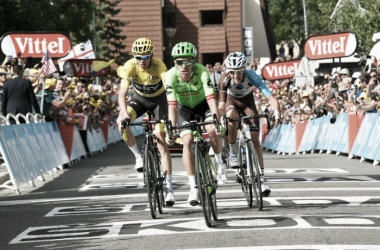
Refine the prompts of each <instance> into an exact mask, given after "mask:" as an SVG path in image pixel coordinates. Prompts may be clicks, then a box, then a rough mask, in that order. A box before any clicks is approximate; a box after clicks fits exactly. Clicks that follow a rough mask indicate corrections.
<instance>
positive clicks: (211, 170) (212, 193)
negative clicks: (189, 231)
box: [204, 153, 218, 221]
mask: <svg viewBox="0 0 380 250" xmlns="http://www.w3.org/2000/svg"><path fill="white" fill-rule="evenodd" d="M204 154H205V159H206V169H207V173H208V181H209V182H208V183H209V188H208V196H209V197H210V200H211V213H212V217H213V218H214V220H215V221H217V220H218V205H217V204H216V188H217V183H218V182H217V180H216V178H215V176H216V170H215V165H213V163H212V160H211V158H210V155H208V154H206V153H204Z"/></svg>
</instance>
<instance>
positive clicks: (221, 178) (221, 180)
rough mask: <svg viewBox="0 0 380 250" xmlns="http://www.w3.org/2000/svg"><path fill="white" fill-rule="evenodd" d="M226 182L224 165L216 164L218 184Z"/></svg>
mask: <svg viewBox="0 0 380 250" xmlns="http://www.w3.org/2000/svg"><path fill="white" fill-rule="evenodd" d="M226 183H227V173H226V165H225V164H218V184H219V185H224V184H226Z"/></svg>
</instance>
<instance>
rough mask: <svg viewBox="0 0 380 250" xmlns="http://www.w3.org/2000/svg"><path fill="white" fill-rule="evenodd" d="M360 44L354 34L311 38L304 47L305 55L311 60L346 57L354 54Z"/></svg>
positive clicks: (345, 33) (335, 34)
mask: <svg viewBox="0 0 380 250" xmlns="http://www.w3.org/2000/svg"><path fill="white" fill-rule="evenodd" d="M357 45H358V43H357V40H356V36H355V34H353V33H349V32H344V33H334V34H328V35H320V36H311V37H309V38H308V39H307V40H306V42H305V46H304V51H305V55H306V56H307V58H309V59H310V60H318V59H327V58H338V57H346V56H351V55H352V54H354V52H355V50H356V47H357Z"/></svg>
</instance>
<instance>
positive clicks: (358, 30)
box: [320, 0, 380, 54]
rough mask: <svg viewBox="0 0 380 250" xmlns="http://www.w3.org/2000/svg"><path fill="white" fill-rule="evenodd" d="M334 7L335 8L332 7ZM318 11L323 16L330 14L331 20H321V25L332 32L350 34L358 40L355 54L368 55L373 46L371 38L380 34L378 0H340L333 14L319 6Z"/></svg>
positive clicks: (379, 6) (327, 7) (324, 7)
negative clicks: (375, 34)
mask: <svg viewBox="0 0 380 250" xmlns="http://www.w3.org/2000/svg"><path fill="white" fill-rule="evenodd" d="M334 7H335V6H334ZM320 9H321V11H322V12H323V13H325V14H330V17H331V19H330V18H329V19H325V20H322V25H326V26H327V27H329V30H331V31H332V32H331V33H333V32H343V31H345V32H351V33H354V34H355V35H356V37H357V39H358V48H357V50H356V52H358V53H364V54H368V53H369V52H370V50H371V48H372V47H373V45H374V42H373V41H372V36H373V34H374V33H377V32H380V22H379V10H380V1H378V0H342V1H341V4H340V6H337V8H336V11H335V13H334V15H332V14H333V12H332V11H330V7H329V6H324V5H321V6H320Z"/></svg>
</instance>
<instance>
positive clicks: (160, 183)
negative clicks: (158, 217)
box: [154, 148, 165, 214]
mask: <svg viewBox="0 0 380 250" xmlns="http://www.w3.org/2000/svg"><path fill="white" fill-rule="evenodd" d="M154 150H155V152H154V162H155V165H154V166H155V167H154V172H155V173H156V180H157V181H156V202H157V208H158V212H159V213H160V214H163V213H164V209H163V208H164V206H165V205H164V204H165V199H164V180H165V176H164V175H163V174H162V172H161V161H160V157H159V156H158V153H157V149H156V148H155V149H154Z"/></svg>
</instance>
